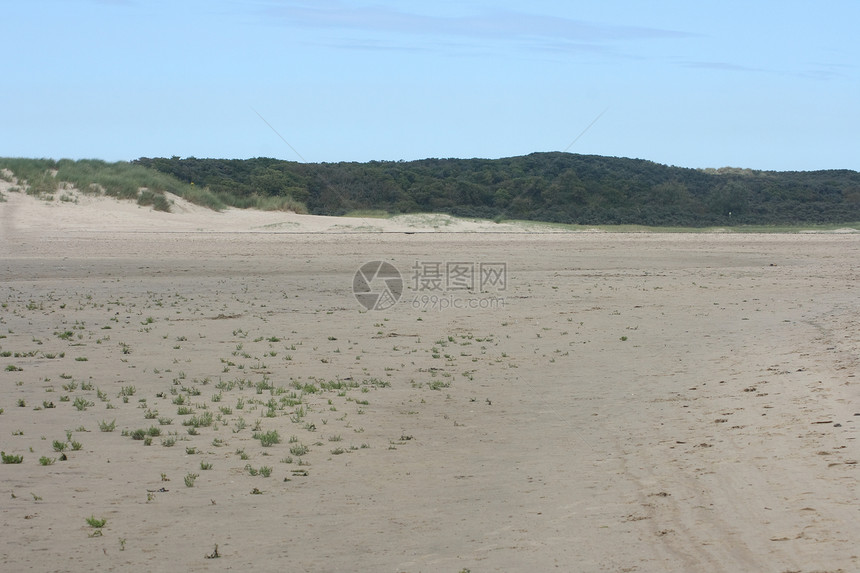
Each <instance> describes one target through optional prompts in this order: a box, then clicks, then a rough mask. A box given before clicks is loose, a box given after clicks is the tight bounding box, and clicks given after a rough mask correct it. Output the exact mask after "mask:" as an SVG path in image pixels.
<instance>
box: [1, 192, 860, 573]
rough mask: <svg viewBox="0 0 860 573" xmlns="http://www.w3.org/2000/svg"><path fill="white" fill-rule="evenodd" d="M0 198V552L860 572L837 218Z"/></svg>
mask: <svg viewBox="0 0 860 573" xmlns="http://www.w3.org/2000/svg"><path fill="white" fill-rule="evenodd" d="M0 192H2V193H3V195H4V196H5V198H6V202H3V203H0V226H2V227H0V241H2V242H0V273H2V274H0V276H2V280H0V304H2V307H0V408H2V409H3V413H2V414H0V449H2V450H3V451H4V452H5V453H6V455H7V456H12V455H21V456H23V461H22V462H21V463H19V464H12V463H9V464H3V465H0V495H2V496H3V498H2V499H3V500H4V501H3V503H2V504H0V527H2V529H0V532H2V536H0V564H2V569H3V570H5V571H24V570H33V571H94V570H100V571H210V570H212V571H215V570H225V569H226V570H257V571H392V572H399V571H408V572H421V571H423V572H435V571H451V572H458V571H462V570H464V569H466V570H470V571H472V572H476V573H477V572H479V571H481V572H483V571H550V570H559V571H678V572H686V571H726V572H737V571H774V572H786V571H802V572H812V571H846V572H847V571H856V570H858V569H860V558H858V555H860V551H858V549H857V547H858V541H860V519H858V513H857V512H858V501H860V500H858V490H857V477H858V473H857V461H858V459H860V450H858V445H857V441H856V438H857V422H858V421H860V416H858V415H857V414H858V413H860V403H858V398H860V393H858V386H857V378H856V373H857V371H858V370H860V368H859V367H858V366H860V296H858V292H857V285H858V284H860V265H858V263H860V235H858V234H811V235H806V234H805V235H796V234H795V235H788V234H782V235H776V234H774V235H747V234H743V235H739V234H731V233H723V234H615V233H596V232H595V233H540V234H538V233H531V232H529V231H530V230H533V229H532V228H530V227H529V226H526V225H513V224H512V225H505V226H499V225H496V224H494V223H486V222H476V221H457V220H453V219H450V218H446V217H435V216H432V217H431V216H425V217H413V218H401V219H396V220H388V219H386V220H377V219H368V220H360V219H357V220H354V219H338V218H320V217H310V216H299V215H290V214H283V213H259V212H243V211H228V212H225V213H212V212H210V211H206V210H204V209H201V208H199V207H195V206H193V205H185V204H181V200H178V199H176V201H177V203H176V209H175V210H176V211H177V212H175V213H172V214H165V213H156V212H153V211H151V210H150V209H148V208H141V207H137V206H136V205H133V204H130V203H122V202H117V201H113V200H110V199H105V198H92V197H85V196H76V197H77V200H78V202H77V203H73V202H67V201H59V199H55V201H53V202H45V201H40V200H37V199H34V198H31V197H27V196H25V195H22V194H20V193H10V192H8V191H4V190H3V189H0ZM366 231H367V232H366ZM371 231H372V232H371ZM379 231H387V232H379ZM440 231H460V232H440ZM490 231H492V232H490ZM499 231H506V232H499ZM369 261H385V262H388V263H390V264H392V265H393V266H394V267H396V268H397V269H398V270H399V271H400V272H401V273H402V278H403V284H404V290H403V292H402V296H401V298H400V299H399V301H398V302H397V303H396V304H395V305H393V306H392V307H391V308H388V309H386V310H366V309H365V308H364V307H362V305H361V304H359V302H358V300H357V299H356V298H355V297H354V296H353V287H354V284H355V283H354V278H355V273H356V271H357V270H358V269H359V267H361V266H362V265H363V264H364V263H366V262H369ZM434 263H439V264H440V265H441V268H442V269H446V267H445V264H446V263H460V266H459V267H457V268H467V269H469V268H474V270H475V272H476V273H479V272H480V265H481V264H482V263H483V264H485V265H491V264H495V263H504V264H505V265H506V268H505V274H504V278H505V279H506V280H505V284H504V288H502V285H501V284H500V283H498V282H496V283H492V282H488V283H487V284H485V285H484V286H483V288H482V289H481V288H478V286H476V288H474V289H473V290H471V291H462V290H448V291H446V292H445V293H443V296H442V297H441V298H438V299H435V302H436V305H434V304H433V303H434V299H433V298H431V297H432V295H438V294H439V293H438V292H435V291H428V290H426V289H425V290H420V291H419V290H415V288H414V287H415V286H416V285H415V284H414V283H413V279H415V278H418V279H427V280H428V281H429V279H430V278H432V275H431V273H430V271H431V270H432V269H433V268H434ZM413 268H417V269H418V271H419V272H417V275H418V276H417V277H416V276H414V275H416V271H414V270H413ZM452 268H453V267H452ZM488 268H489V267H488ZM443 274H444V275H445V276H443V279H447V278H450V277H449V276H448V275H447V269H446V271H445V273H443ZM421 282H422V280H419V283H421ZM431 282H432V281H430V282H426V283H425V284H430V283H431ZM373 286H374V288H380V283H378V282H376V283H373ZM443 301H444V304H446V305H449V307H448V308H444V309H440V308H439V306H440V305H441V304H442V302H443ZM470 305H471V306H472V308H467V307H469V306H470ZM454 306H458V308H453V307H454ZM185 411H187V412H188V413H181V412H185ZM207 413H208V416H207ZM114 421H115V429H114V430H113V431H101V429H100V427H102V428H104V429H108V428H109V426H110V425H111V422H114ZM195 426H196V427H195ZM135 430H145V432H144V434H146V433H151V434H158V435H150V436H149V438H150V439H149V445H146V444H147V440H146V439H134V438H135V437H141V438H145V436H140V435H138V436H134V435H133V434H134V433H135ZM189 430H191V433H189ZM272 431H276V432H277V433H278V436H279V438H280V442H279V443H276V444H273V445H269V446H264V445H263V444H262V442H261V440H260V439H259V436H260V434H265V433H268V432H272ZM67 432H68V434H67ZM123 434H125V435H123ZM255 434H257V436H258V438H255V437H254V435H255ZM55 446H56V449H63V448H65V451H62V452H60V451H56V449H55ZM302 446H306V449H307V452H304V451H303V450H304V449H305V448H304V447H302ZM73 447H75V448H77V449H73ZM291 450H292V451H291ZM63 455H64V456H65V457H66V458H67V459H65V460H61V459H60V458H61V456H63ZM40 458H46V460H45V461H46V462H48V461H50V460H55V461H54V462H53V463H51V464H50V465H42V464H40ZM209 464H211V468H209V469H203V468H205V467H208V465H209ZM267 468H270V470H268V469H267ZM261 470H262V473H269V476H268V477H264V475H261ZM252 474H257V475H252ZM193 476H196V477H193ZM186 481H187V482H188V484H186ZM189 485H191V487H189ZM162 489H163V490H164V491H162ZM88 517H95V518H97V519H105V520H106V523H105V524H104V525H103V526H102V527H101V528H96V527H93V526H91V525H89V524H88V523H87V522H86V518H88ZM216 546H217V553H216Z"/></svg>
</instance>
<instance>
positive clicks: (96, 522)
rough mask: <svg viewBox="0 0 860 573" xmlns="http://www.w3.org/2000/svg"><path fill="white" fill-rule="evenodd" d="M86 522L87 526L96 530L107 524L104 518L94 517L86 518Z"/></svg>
mask: <svg viewBox="0 0 860 573" xmlns="http://www.w3.org/2000/svg"><path fill="white" fill-rule="evenodd" d="M86 520H87V525H89V526H90V527H94V528H96V529H101V528H102V527H104V526H105V524H106V523H107V519H104V518H102V519H97V518H96V517H95V516H94V515H91V516H89V517H88V518H86Z"/></svg>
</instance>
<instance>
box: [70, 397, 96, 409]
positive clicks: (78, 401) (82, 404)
mask: <svg viewBox="0 0 860 573" xmlns="http://www.w3.org/2000/svg"><path fill="white" fill-rule="evenodd" d="M74 406H75V408H77V409H78V410H80V411H84V410H86V409H87V408H88V407H90V406H95V404H94V403H93V402H90V401H89V400H87V399H85V398H82V397H80V396H78V397H77V398H75V401H74Z"/></svg>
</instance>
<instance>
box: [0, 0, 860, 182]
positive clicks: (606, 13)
mask: <svg viewBox="0 0 860 573" xmlns="http://www.w3.org/2000/svg"><path fill="white" fill-rule="evenodd" d="M2 6H3V19H2V23H3V24H2V30H3V33H2V42H3V44H4V52H5V53H6V54H7V55H6V57H4V58H3V66H2V68H0V86H2V89H0V156H7V157H9V156H13V157H47V158H54V159H60V158H71V159H82V158H97V159H104V160H107V161H126V160H132V159H136V158H139V157H170V156H180V157H190V156H193V157H200V158H203V157H212V158H234V159H244V158H251V157H275V158H280V159H287V160H290V161H302V162H339V161H359V162H364V161H370V160H380V161H383V160H385V161H392V160H407V161H408V160H414V159H423V158H429V157H440V158H445V157H459V158H472V157H481V158H490V159H494V158H499V157H511V156H517V155H525V154H529V153H533V152H546V151H568V152H570V153H581V154H596V155H606V156H616V157H631V158H640V159H647V160H650V161H655V162H658V163H663V164H667V165H676V166H681V167H693V168H703V167H725V166H732V167H744V168H751V169H764V170H781V171H784V170H804V171H805V170H817V169H853V170H858V171H860V34H858V33H857V23H858V22H860V2H858V1H857V0H821V1H819V2H812V1H811V0H805V1H796V0H780V1H766V0H758V1H757V0H745V1H735V0H719V1H711V0H701V1H695V2H691V1H689V0H669V1H661V0H655V1H654V2H642V1H632V0H601V1H600V2H597V1H589V2H584V1H577V0H570V1H562V0H529V1H528V2H524V1H512V0H424V1H422V2H414V1H412V0H400V1H395V0H369V1H362V0H315V1H311V0H306V1H294V0H244V1H239V0H206V1H198V0H188V1H183V0H168V1H162V0H139V1H138V0H17V1H16V0H3V2H2Z"/></svg>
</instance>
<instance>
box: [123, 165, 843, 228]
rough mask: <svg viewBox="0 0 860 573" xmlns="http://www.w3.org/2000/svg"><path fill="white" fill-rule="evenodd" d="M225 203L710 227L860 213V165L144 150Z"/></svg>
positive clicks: (324, 211)
mask: <svg viewBox="0 0 860 573" xmlns="http://www.w3.org/2000/svg"><path fill="white" fill-rule="evenodd" d="M134 163H136V164H140V165H143V166H146V167H150V168H153V169H155V170H158V171H160V172H163V173H166V174H170V175H172V176H175V177H177V178H178V179H180V180H182V181H184V182H187V183H194V185H195V186H203V187H204V188H208V190H209V191H210V192H211V193H213V194H215V195H217V196H221V197H224V198H230V199H231V200H229V201H225V203H227V204H237V203H241V200H242V199H248V198H259V197H284V198H289V199H290V200H291V201H294V202H297V203H300V204H303V205H304V206H306V209H307V212H309V213H312V214H318V215H343V214H346V213H349V212H352V211H356V210H368V209H372V210H384V211H387V212H389V213H393V214H399V213H415V212H441V213H449V214H451V215H455V216H464V217H481V218H488V219H528V220H537V221H548V222H556V223H574V224H641V225H653V226H710V225H726V224H732V225H743V224H795V223H840V222H857V221H860V173H858V172H856V171H850V170H826V171H781V172H776V171H756V170H749V169H734V168H723V169H689V168H681V167H673V166H667V165H661V164H658V163H654V162H651V161H645V160H641V159H626V158H617V157H604V156H596V155H579V154H570V153H557V152H552V153H533V154H530V155H526V156H520V157H510V158H503V159H423V160H418V161H370V162H366V163H355V162H341V163H298V162H293V161H283V160H278V159H272V158H255V159H198V158H194V157H188V158H179V157H176V156H174V157H170V158H146V157H144V158H140V159H138V160H136V161H134Z"/></svg>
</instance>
